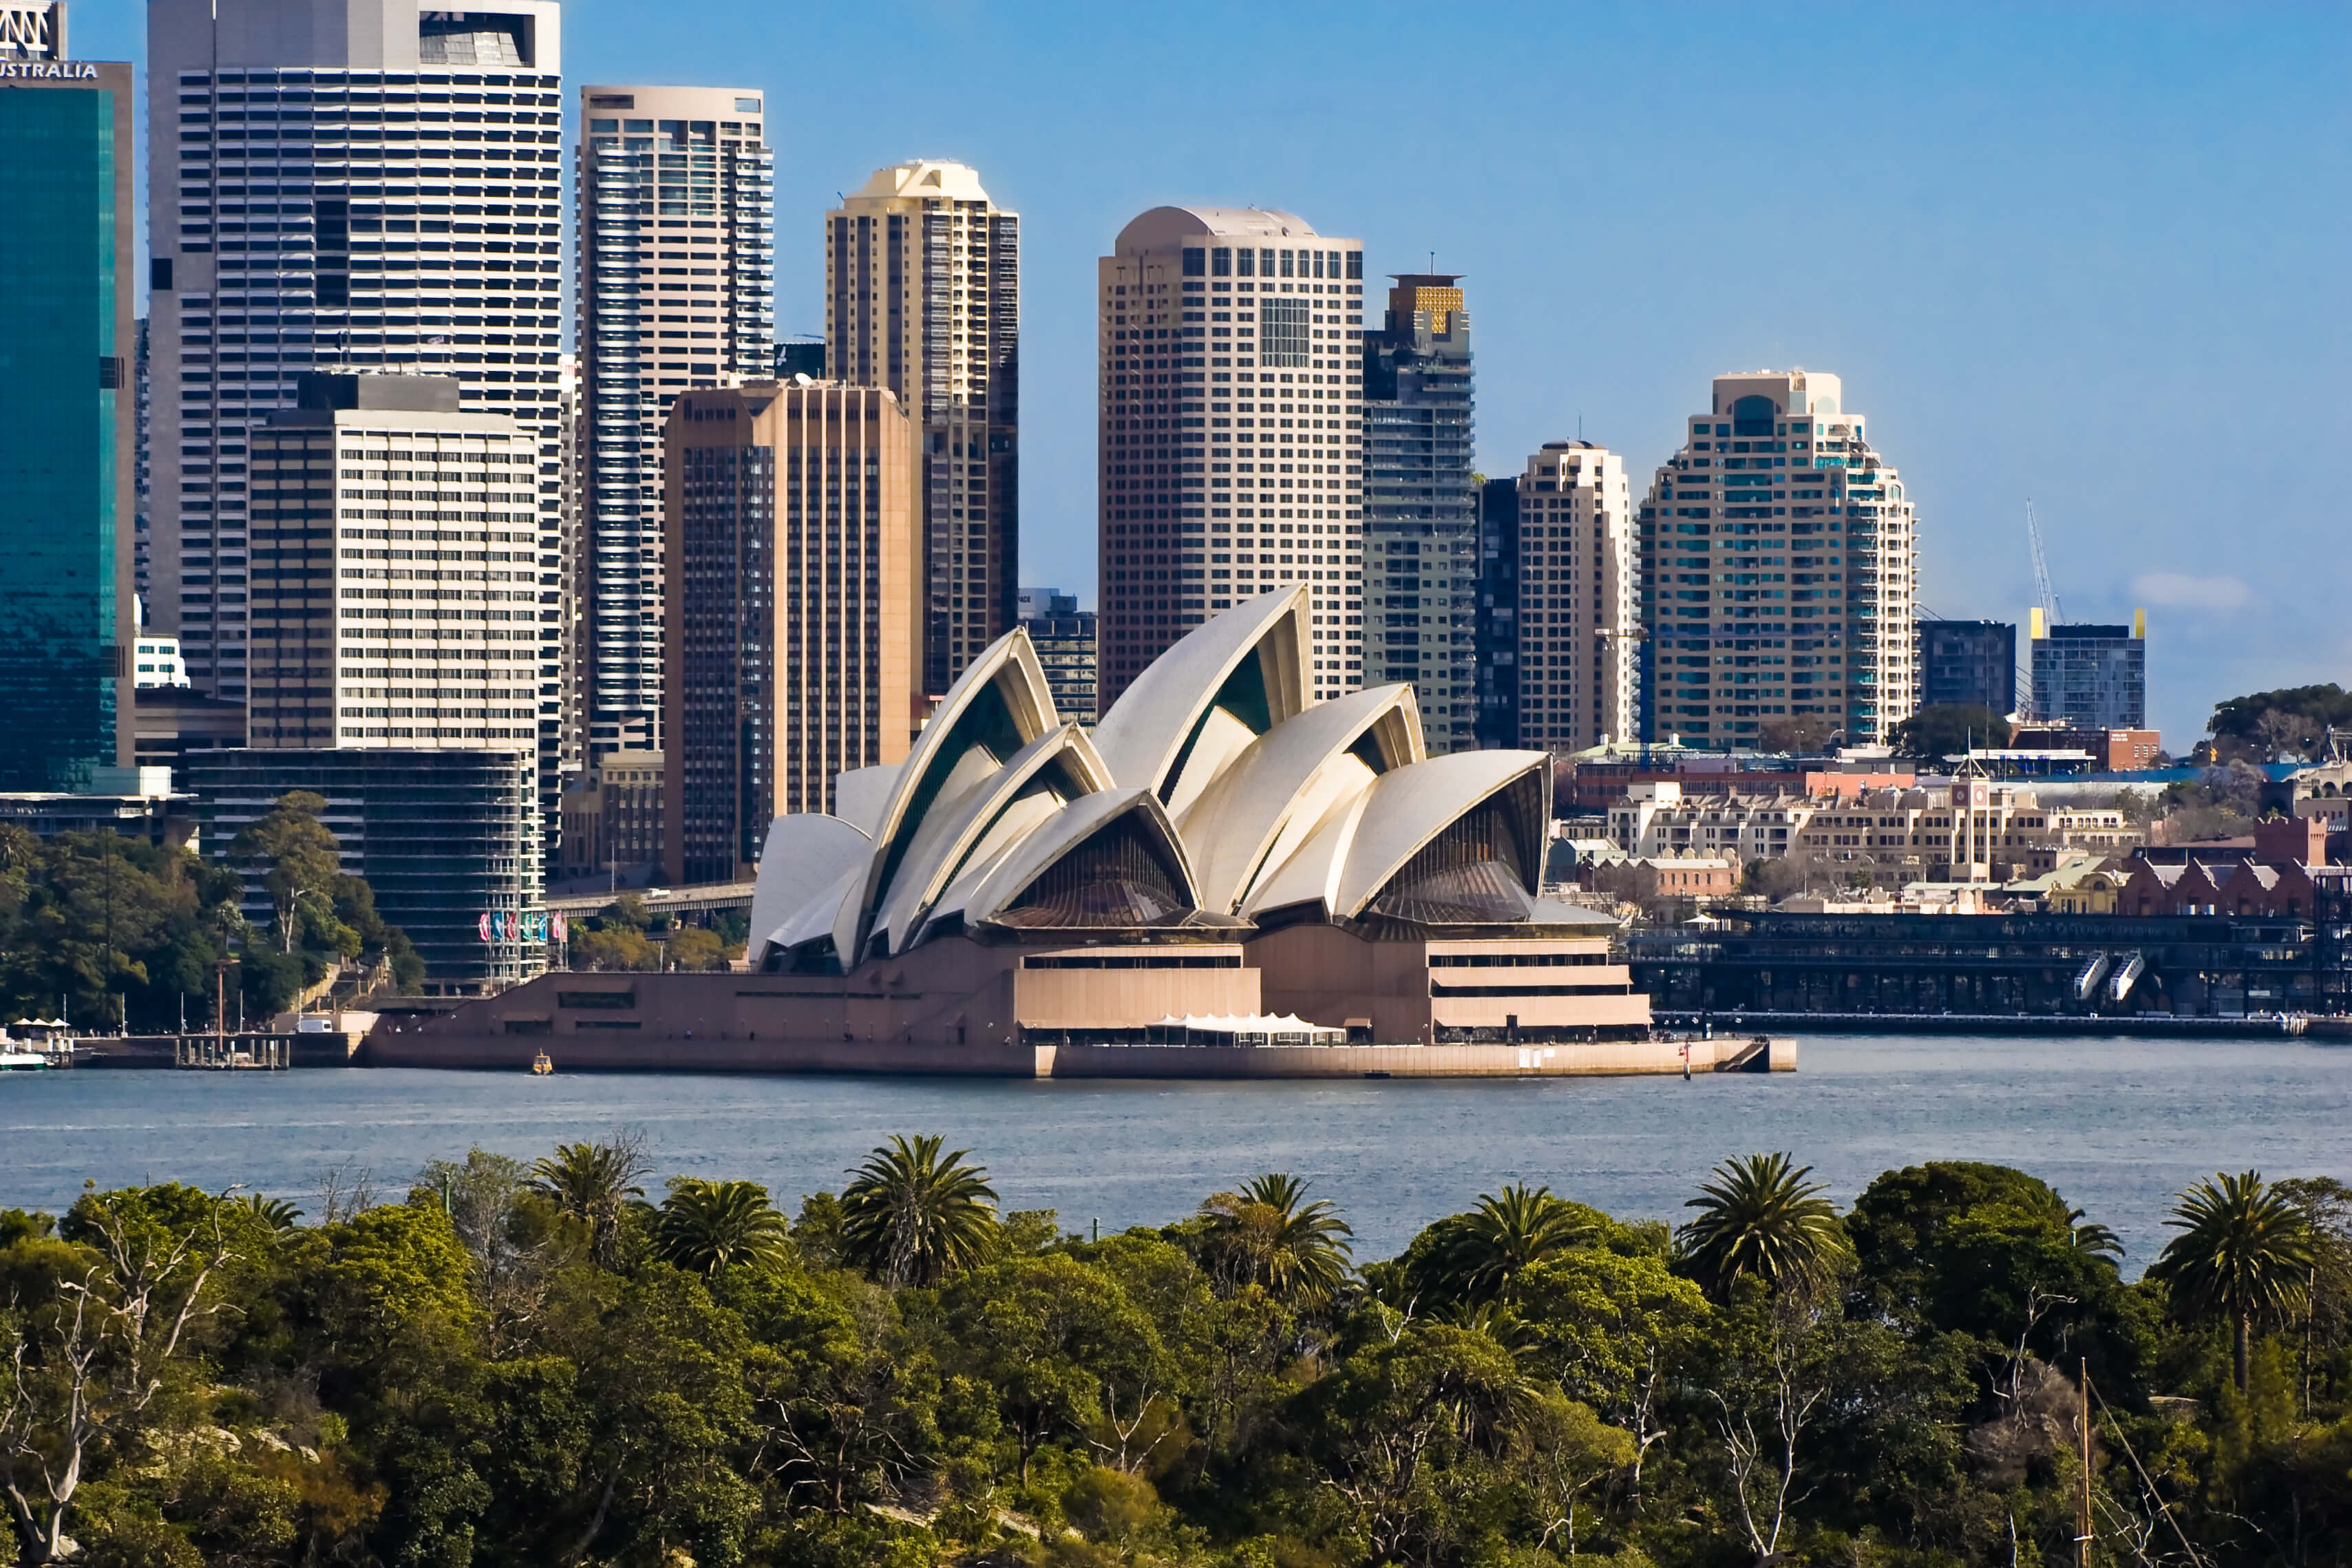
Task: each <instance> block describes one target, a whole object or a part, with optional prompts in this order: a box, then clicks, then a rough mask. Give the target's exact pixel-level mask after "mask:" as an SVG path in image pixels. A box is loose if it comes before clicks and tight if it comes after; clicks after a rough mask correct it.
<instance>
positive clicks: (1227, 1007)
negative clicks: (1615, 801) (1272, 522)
mask: <svg viewBox="0 0 2352 1568" xmlns="http://www.w3.org/2000/svg"><path fill="white" fill-rule="evenodd" d="M1307 609H1308V599H1307V591H1306V590H1305V589H1304V588H1303V587H1292V588H1288V589H1286V590H1283V591H1279V592H1276V593H1272V594H1267V595H1262V596H1260V597H1258V598H1255V599H1251V600H1248V601H1245V602H1244V603H1243V604H1241V605H1238V606H1236V607H1235V608H1234V609H1233V610H1230V611H1227V612H1225V613H1224V614H1222V615H1219V616H1215V617H1213V618H1212V619H1210V620H1208V621H1207V622H1206V623H1204V624H1203V625H1202V626H1200V627H1198V628H1197V629H1195V630H1194V631H1192V633H1191V634H1190V635H1189V636H1188V637H1185V638H1184V639H1183V640H1182V641H1181V642H1179V643H1177V644H1176V645H1175V646H1173V647H1171V648H1169V649H1168V650H1167V651H1166V652H1165V653H1163V654H1161V655H1160V658H1158V659H1157V660H1155V661H1154V662H1153V663H1152V664H1151V666H1150V668H1147V669H1146V670H1145V671H1143V672H1142V674H1141V675H1140V676H1139V678H1138V679H1136V680H1135V681H1134V682H1133V683H1132V684H1131V685H1130V686H1129V688H1128V689H1127V690H1126V691H1125V692H1123V693H1122V694H1121V695H1120V697H1119V699H1118V701H1117V702H1116V703H1115V704H1114V705H1113V706H1112V708H1111V709H1110V710H1109V711H1108V713H1106V714H1105V715H1104V716H1103V718H1102V721H1101V722H1100V723H1099V724H1097V726H1096V727H1095V729H1094V730H1093V731H1092V732H1091V733H1089V732H1088V731H1086V730H1084V729H1082V728H1081V727H1080V726H1079V725H1078V724H1077V723H1076V722H1074V721H1066V720H1065V719H1064V718H1062V716H1061V715H1059V714H1058V713H1057V712H1056V711H1055V706H1054V700H1053V697H1052V694H1051V693H1050V692H1049V690H1048V689H1047V687H1046V682H1045V672H1044V670H1043V669H1042V668H1040V666H1039V664H1038V660H1037V656H1036V654H1035V652H1034V649H1033V648H1032V647H1030V644H1029V640H1028V637H1027V635H1026V634H1025V633H1024V632H1023V631H1020V630H1017V629H1016V630H1014V631H1013V632H1011V633H1009V634H1007V635H1006V636H1005V637H1003V638H1001V639H1000V640H999V641H997V642H996V643H994V644H993V645H992V646H991V647H989V649H988V650H987V651H986V652H985V653H984V654H982V656H981V657H980V658H978V659H976V660H975V661H974V662H973V663H972V664H971V667H970V668H968V669H967V670H966V671H965V672H964V674H963V676H962V678H961V679H959V680H958V681H957V682H956V683H955V685H954V687H953V689H951V690H950V692H949V693H948V695H947V697H946V698H945V699H944V700H942V701H941V703H940V707H939V710H938V711H937V712H936V713H935V714H934V715H933V716H932V718H931V720H930V721H929V723H928V724H927V725H926V726H925V727H924V729H923V731H922V732H921V733H920V734H919V736H918V737H917V738H916V740H915V742H914V745H913V747H912V750H911V752H910V754H909V755H908V758H907V760H906V761H905V762H904V763H896V764H890V765H887V766H882V767H869V768H862V769H858V770H856V771H855V772H852V773H843V774H841V775H840V776H839V778H838V779H837V780H836V781H835V791H834V810H833V812H832V813H831V814H821V813H803V814H796V815H791V816H780V817H778V818H776V819H775V820H774V822H773V823H772V825H771V826H770V828H769V832H768V837H767V841H766V845H765V847H764V851H763V853H762V855H761V861H760V872H759V881H758V884H757V888H756V890H755V892H754V896H753V900H752V906H751V942H750V945H749V951H748V952H747V955H746V963H745V966H744V967H743V968H741V969H739V970H736V971H734V972H732V973H659V974H653V973H646V974H632V973H551V974H548V975H545V976H543V977H541V978H540V979H537V980H534V981H532V982H530V984H526V985H522V986H520V987H518V988H516V989H514V990H511V991H509V992H506V993H504V994H500V995H498V996H495V997H487V998H483V999H480V1000H478V1001H473V1002H469V1003H467V1004H466V1005H464V1006H463V1007H461V1008H459V1009H458V1010H457V1011H456V1012H453V1013H449V1014H446V1015H444V1016H438V1017H435V1018H430V1019H426V1020H422V1021H407V1020H404V1021H401V1022H399V1023H398V1024H397V1026H394V1025H393V1024H386V1025H384V1026H380V1027H379V1028H378V1030H377V1031H376V1032H375V1033H374V1034H373V1035H372V1036H371V1037H370V1038H369V1040H368V1042H367V1047H366V1059H367V1060H369V1061H370V1062H373V1063H377V1064H383V1065H404V1066H407V1065H415V1066H425V1065H433V1066H483V1067H492V1066H513V1067H520V1066H524V1065H527V1064H528V1063H529V1062H530V1061H531V1059H532V1058H534V1056H536V1055H537V1054H538V1053H539V1052H541V1051H545V1052H546V1053H547V1054H548V1055H549V1057H550V1058H551V1060H552V1061H553V1063H554V1064H555V1066H556V1068H558V1069H559V1070H567V1069H586V1068H641V1069H672V1070H674V1069H704V1070H740V1071H791V1070H806V1071H875V1072H916V1073H980V1074H1017V1075H1020V1076H1024V1077H1025V1076H1031V1075H1035V1076H1040V1077H1043V1076H1049V1075H1050V1076H1055V1077H1256V1076H1266V1077H1321V1076H1333V1077H1343V1076H1344V1077H1360V1076H1363V1075H1366V1074H1370V1075H1373V1076H1396V1077H1404V1076H1431V1075H1457V1074H1493V1075H1497V1076H1520V1075H1530V1074H1563V1073H1580V1072H1645V1071H1652V1072H1654V1071H1678V1070H1680V1068H1681V1062H1682V1055H1681V1049H1682V1048H1681V1047H1679V1046H1677V1045H1674V1044H1669V1043H1666V1042H1662V1041H1654V1040H1653V1039H1652V1038H1651V1029H1650V1007H1649V999H1648V998H1647V997H1646V996H1643V995H1641V994H1636V993H1635V992H1634V991H1633V984H1632V979H1631V976H1630V974H1629V973H1628V972H1627V970H1626V969H1625V968H1624V967H1623V966H1622V964H1619V963H1614V962H1613V961H1612V955H1611V952H1610V943H1609V935H1610V932H1611V931H1612V929H1613V924H1614V922H1613V921H1610V920H1609V919H1608V918H1607V917H1605V916H1602V915H1598V914H1595V913H1592V912H1591V911H1588V910H1578V909H1573V908H1570V907H1569V906H1567V905H1564V904H1560V903H1555V902H1550V901H1548V900H1544V899H1542V898H1541V897H1539V896H1538V889H1539V886H1540V880H1539V879H1540V869H1539V868H1540V867H1541V864H1542V855H1543V850H1544V847H1545V842H1546V836H1547V827H1548V823H1549V816H1550V805H1551V801H1550V794H1551V773H1550V759H1549V756H1548V755H1547V754H1546V753H1544V752H1499V751H1496V752H1459V753H1455V754H1454V755H1450V756H1444V757H1436V758H1432V757H1429V756H1428V755H1426V753H1425V752H1423V744H1422V731H1421V720H1420V715H1419V713H1418V711H1417V710H1416V709H1415V707H1414V702H1413V695H1412V688H1411V687H1409V686H1403V685H1396V686H1386V687H1381V688H1378V689H1367V690H1362V691H1353V692H1349V693H1348V694H1347V695H1345V696H1342V697H1339V698H1335V699H1332V700H1325V701H1316V700H1312V698H1311V697H1310V690H1311V686H1310V681H1309V679H1308V677H1307V663H1306V656H1307V654H1308V652H1309V650H1310V649H1311V647H1312V643H1311V639H1310V637H1309V634H1308V631H1307ZM1739 1045H1740V1043H1739V1042H1721V1043H1717V1042H1712V1041H1706V1042H1698V1043H1697V1044H1696V1045H1695V1046H1694V1047H1693V1051H1694V1060H1693V1064H1692V1065H1693V1066H1694V1067H1696V1068H1700V1069H1703V1070H1704V1069H1708V1068H1714V1067H1716V1066H1717V1065H1718V1058H1721V1059H1722V1060H1724V1061H1727V1060H1728V1059H1729V1058H1730V1057H1731V1056H1732V1054H1733V1052H1734V1051H1735V1050H1737V1049H1738V1047H1739ZM1743 1065H1746V1064H1743ZM1773 1065H1776V1066H1780V1065H1787V1064H1786V1062H1785V1061H1781V1062H1776V1063H1774V1064H1773Z"/></svg>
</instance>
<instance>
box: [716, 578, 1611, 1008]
mask: <svg viewBox="0 0 2352 1568" xmlns="http://www.w3.org/2000/svg"><path fill="white" fill-rule="evenodd" d="M1307 604H1308V600H1307V592H1306V590H1305V589H1304V588H1303V587H1293V588H1290V589H1287V590H1284V591H1280V592H1276V593H1273V594H1268V595H1263V596H1261V597H1259V598H1255V599H1252V600H1248V601H1246V602H1244V603H1243V604H1242V605H1238V606H1237V607H1235V608H1234V609H1233V610H1230V611H1227V612H1225V613H1223V614H1222V615H1219V616H1215V617H1213V618H1212V619H1211V620H1209V621H1207V622H1206V623H1204V624H1203V625H1202V626H1200V627H1199V628H1197V629H1196V630H1194V631H1193V632H1192V634H1191V635H1190V636H1188V637H1185V638H1184V639H1183V640H1182V641H1181V642H1179V643H1177V644H1176V645H1175V646H1174V647H1171V648H1170V649H1168V651H1167V652H1166V653H1164V654H1162V655H1161V656H1160V658H1158V659H1157V660H1156V661H1154V663H1153V664H1152V665H1151V666H1150V668H1148V669H1147V670H1145V671H1144V673H1143V674H1142V675H1141V676H1140V677H1139V679H1137V680H1136V681H1135V682H1134V684H1133V685H1131V686H1130V687H1129V688H1128V689H1127V690H1126V692H1125V693H1123V694H1122V695H1121V696H1120V698H1119V700H1118V702H1117V703H1115V704H1114V705H1113V706H1112V708H1111V710H1110V711H1109V712H1108V713H1106V714H1105V715H1103V718H1102V721H1101V722H1100V723H1098V724H1097V726H1096V727H1095V729H1094V730H1093V731H1092V732H1091V734H1089V733H1088V732H1087V731H1084V730H1082V729H1081V728H1080V727H1079V726H1078V725H1077V724H1076V723H1075V722H1072V721H1066V720H1064V719H1063V718H1062V716H1061V715H1060V714H1058V713H1057V712H1056V711H1055V707H1054V699H1053V696H1052V694H1051V692H1050V691H1049V690H1048V689H1047V688H1046V683H1045V671H1044V670H1043V668H1041V667H1040V665H1039V663H1038V660H1037V656H1036V653H1035V651H1034V649H1033V648H1032V647H1031V646H1030V643H1029V638H1028V636H1027V634H1026V633H1025V632H1023V631H1019V630H1015V631H1013V632H1011V633H1009V634H1007V635H1006V636H1005V637H1003V638H1002V639H1001V640H999V641H998V642H996V643H995V644H994V645H992V647H990V648H989V649H988V650H987V652H985V653H984V654H982V656H981V657H980V658H978V659H976V660H975V661H974V662H973V663H972V664H971V667H970V668H968V669H966V670H965V671H964V674H963V676H962V678H961V679H959V680H958V681H957V682H956V683H955V685H954V687H953V689H950V691H949V693H948V694H947V696H946V698H945V699H944V700H942V701H941V702H940V707H939V710H938V712H937V713H936V714H935V715H934V716H933V718H932V719H931V721H930V722H929V724H928V725H927V726H926V727H925V728H924V730H923V731H922V733H921V734H920V735H919V737H918V738H917V740H916V742H915V744H914V747H913V749H912V752H910V754H909V755H908V758H907V760H906V761H905V762H904V763H898V764H893V765H889V766H884V767H875V768H864V769H860V770H858V771H856V772H854V773H843V774H841V775H840V776H839V778H838V779H837V780H836V783H835V809H834V812H833V814H831V815H820V814H814V813H809V814H799V815H793V816H780V817H778V818H776V819H775V820H774V822H773V823H772V825H771V826H770V828H769V831H768V838H767V843H766V846H765V848H764V851H763V853H762V855H761V861H760V874H759V882H758V886H757V889H756V890H755V893H754V896H753V900H752V905H751V931H752V935H753V942H752V956H753V959H754V962H755V963H759V964H761V966H763V967H767V968H770V969H779V970H787V971H795V972H801V973H810V972H815V973H830V972H835V971H837V970H846V969H851V968H855V967H856V965H857V964H858V963H863V962H865V961H866V960H869V959H877V958H885V957H895V956H897V955H899V954H903V953H906V952H909V951H911V950H913V949H915V948H917V947H919V946H921V945H922V944H923V943H925V942H931V941H934V940H937V939H939V938H941V937H943V936H950V935H964V936H970V937H972V938H976V939H980V940H983V941H1005V940H1021V941H1028V940H1051V941H1059V942H1067V941H1069V940H1072V939H1074V938H1076V939H1085V938H1088V937H1095V938H1099V937H1106V936H1110V935H1114V934H1116V935H1118V936H1120V937H1125V938H1132V937H1136V936H1139V935H1147V934H1150V933H1155V932H1164V933H1167V934H1171V935H1176V934H1180V933H1184V932H1192V933H1196V934H1197V935H1199V936H1200V937H1202V938H1208V939H1213V940H1220V941H1227V942H1230V941H1234V940H1239V939H1244V938H1246V937H1248V936H1251V935H1253V934H1255V932H1256V931H1261V930H1265V929H1270V928H1273V927H1276V926H1281V925H1289V924H1295V923H1298V922H1301V921H1321V922H1326V923H1330V924H1335V925H1341V926H1346V927H1349V928H1352V929H1355V930H1357V931H1360V932H1361V933H1363V934H1366V935H1371V936H1382V935H1398V936H1407V935H1427V936H1437V935H1452V934H1468V933H1470V932H1474V931H1475V932H1478V933H1481V934H1486V933H1494V934H1502V933H1504V932H1507V931H1512V930H1517V931H1527V932H1528V933H1529V934H1534V933H1535V932H1537V931H1557V929H1558V928H1559V927H1563V926H1584V927H1586V928H1587V929H1588V930H1589V929H1590V927H1591V923H1592V922H1593V921H1596V920H1597V919H1598V918H1599V917H1593V916H1590V915H1587V914H1586V913H1585V912H1584V911H1581V910H1570V909H1569V908H1567V907H1565V906H1562V905H1559V904H1552V903H1547V902H1544V901H1543V900H1539V899H1538V896H1537V891H1536V889H1538V886H1539V882H1538V877H1539V875H1540V870H1539V868H1540V867H1541V864H1542V856H1543V850H1544V846H1545V839H1546V834H1547V830H1548V825H1549V816H1550V797H1551V776H1550V758H1549V755H1548V754H1547V753H1545V752H1458V753H1455V754H1454V755H1451V756H1444V757H1437V758H1432V757H1430V756H1428V755H1427V753H1426V752H1424V751H1423V744H1422V732H1421V717H1420V713H1419V710H1417V708H1416V707H1415V705H1414V701H1413V695H1412V688H1411V687H1409V686H1401V685H1400V686H1387V687H1381V688H1377V689H1368V690H1363V691H1358V692H1352V693H1350V694H1349V695H1348V696H1345V697H1342V698H1339V699H1336V700H1331V701H1327V702H1316V701H1314V700H1312V699H1311V698H1310V696H1309V690H1310V681H1309V679H1308V678H1307V666H1306V662H1305V660H1306V657H1307V652H1308V650H1309V648H1310V647H1312V642H1311V639H1310V637H1309V634H1308V631H1307Z"/></svg>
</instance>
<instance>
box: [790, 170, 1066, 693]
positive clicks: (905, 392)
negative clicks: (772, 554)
mask: <svg viewBox="0 0 2352 1568" xmlns="http://www.w3.org/2000/svg"><path fill="white" fill-rule="evenodd" d="M824 276H825V296H824V299H825V304H824V328H825V344H824V363H825V365H826V367H828V369H829V372H830V374H832V375H833V376H834V377H835V378H836V379H838V380H841V381H843V382H846V383H848V384H852V385H856V386H882V387H887V388H888V389H889V390H890V391H891V393H892V394H894V395H896V396H897V398H898V405H899V406H900V407H902V408H904V409H905V410H906V411H907V416H908V418H909V419H911V420H912V421H913V422H914V427H915V439H916V442H917V446H918V449H919V454H920V455H919V458H917V462H918V464H919V472H918V476H917V484H916V492H917V494H916V505H917V507H918V508H919V518H918V521H917V527H918V532H919V537H918V541H917V557H918V560H917V568H916V569H917V571H918V573H919V578H920V581H921V584H922V588H921V591H920V597H919V600H918V608H919V618H918V622H917V626H916V632H917V635H918V636H919V637H920V638H921V639H922V646H921V650H920V654H919V663H918V664H917V666H916V668H915V682H916V689H917V690H918V691H919V692H923V693H927V694H929V696H932V697H939V696H942V695H944V694H945V693H946V691H947V689H948V688H949V687H950V686H951V685H953V684H954V682H955V679H956V677H957V676H959V675H961V674H962V673H963V668H964V666H965V665H967V664H969V663H971V660H972V658H973V656H974V655H976V654H978V653H979V652H980V651H981V650H982V648H985V647H988V645H989V644H990V643H992V642H994V641H995V640H996V639H997V638H998V637H1002V636H1003V635H1004V633H1005V632H1006V631H1008V630H1009V629H1011V627H1012V626H1013V620H1014V618H1015V616H1014V612H1013V594H1014V591H1015V589H1016V587H1017V585H1018V583H1019V575H1020V568H1021V553H1020V551H1021V540H1020V533H1021V380H1020V363H1021V356H1020V346H1021V219H1020V216H1019V215H1017V214H1014V213H1010V212H1006V211H1005V210H1004V209H1003V208H1002V207H1000V206H998V205H996V204H995V203H994V202H993V201H992V200H991V199H990V198H989V195H988V193H987V191H985V190H983V189H982V187H981V184H980V175H979V174H977V173H975V172H974V171H973V170H971V168H969V167H967V166H965V165H964V164H961V163H949V162H947V161H945V160H942V159H936V158H918V159H915V160H912V161H911V162H908V163H900V164H898V165H897V166H895V167H893V168H888V169H877V170H876V171H875V173H874V177H873V178H872V179H869V180H867V181H866V184H865V185H864V187H863V188H861V189H860V190H858V191H857V192H856V194H855V195H850V196H847V197H845V198H844V199H843V201H842V204H841V205H840V206H838V207H836V208H835V209H834V210H833V211H832V212H830V213H828V214H826V215H825V238H824ZM819 374H824V372H820V373H819Z"/></svg>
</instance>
